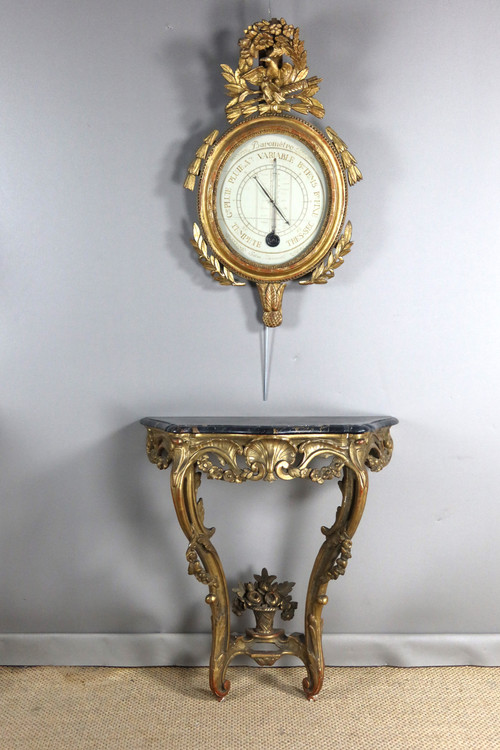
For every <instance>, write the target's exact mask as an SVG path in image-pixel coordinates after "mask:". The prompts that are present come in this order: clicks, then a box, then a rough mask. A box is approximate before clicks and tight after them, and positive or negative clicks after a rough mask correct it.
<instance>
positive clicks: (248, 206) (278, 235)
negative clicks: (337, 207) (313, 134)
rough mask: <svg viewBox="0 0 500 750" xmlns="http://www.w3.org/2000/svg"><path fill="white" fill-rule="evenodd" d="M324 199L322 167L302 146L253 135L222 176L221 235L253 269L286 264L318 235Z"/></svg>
mask: <svg viewBox="0 0 500 750" xmlns="http://www.w3.org/2000/svg"><path fill="white" fill-rule="evenodd" d="M328 193H329V191H328V185H327V181H326V177H325V174H324V172H323V168H322V165H321V163H320V162H319V160H318V159H317V157H316V156H315V154H314V153H313V152H312V151H311V150H310V149H309V148H308V147H307V146H306V144H305V143H303V142H302V141H300V140H297V139H296V138H292V137H291V136H290V135H281V136H278V137H277V136H276V135H275V134H274V133H269V134H265V135H256V136H255V137H253V138H249V139H248V140H246V141H244V142H243V143H242V144H241V145H239V146H237V147H236V148H235V149H234V150H233V151H232V152H231V153H230V155H229V156H228V158H227V159H226V160H225V162H224V164H223V166H222V168H221V170H220V174H219V178H218V182H217V219H218V225H219V229H220V232H221V234H222V236H223V237H224V239H225V240H226V242H227V244H228V245H229V246H231V247H232V248H233V249H234V251H235V252H237V253H238V254H239V255H240V256H241V257H242V258H244V259H245V260H248V261H249V262H251V263H258V264H260V265H263V266H280V265H284V264H287V263H289V262H290V261H292V260H294V259H295V258H297V257H298V256H300V255H302V253H303V252H304V250H306V249H307V248H308V247H309V246H310V245H311V244H313V243H314V242H315V241H316V240H317V238H318V236H319V235H320V233H321V229H322V227H323V224H324V221H325V214H326V210H327V205H328V202H327V199H328V197H329V195H328Z"/></svg>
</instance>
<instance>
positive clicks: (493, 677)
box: [0, 667, 500, 750]
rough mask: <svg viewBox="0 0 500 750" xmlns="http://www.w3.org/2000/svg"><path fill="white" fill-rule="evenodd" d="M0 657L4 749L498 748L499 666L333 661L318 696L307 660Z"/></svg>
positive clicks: (0, 729) (0, 722) (0, 727)
mask: <svg viewBox="0 0 500 750" xmlns="http://www.w3.org/2000/svg"><path fill="white" fill-rule="evenodd" d="M207 676H208V672H207V669H202V668H196V669H188V668H177V667H164V668H161V667H158V668H157V667H155V668H140V669H137V668H136V669H115V668H109V667H108V668H106V667H99V668H93V667H26V668H23V667H2V668H0V748H1V750H101V748H102V749H103V750H104V749H106V750H143V748H144V749H146V748H166V749H167V750H170V749H172V750H191V749H192V750H205V748H215V749H216V750H217V749H218V748H224V749H227V750H233V748H234V749H235V750H238V749H239V748H245V750H247V748H248V749H252V750H253V748H259V749H260V748H264V750H275V748H276V749H277V748H279V749H280V750H284V749H285V748H289V749H290V750H323V748H324V749H325V750H326V749H327V748H328V750H337V748H338V749H339V750H364V748H367V749H368V748H369V750H393V749H394V750H396V748H397V750H441V749H442V748H443V749H444V748H446V750H448V749H449V750H462V748H467V749H468V750H469V749H470V750H496V749H497V748H500V668H490V667H433V668H415V669H401V668H393V667H371V668H358V667H347V668H346V667H342V668H339V667H330V668H328V669H327V670H326V677H325V684H324V687H323V690H322V692H321V694H320V696H319V698H318V700H317V701H316V702H308V701H307V700H306V699H305V697H304V695H303V693H302V692H301V681H302V677H303V676H304V669H303V668H301V667H298V668H295V667H294V668H276V667H275V668H269V669H263V668H260V669H256V668H253V667H232V668H230V669H229V677H230V679H231V682H232V686H231V691H230V693H229V696H228V697H227V698H226V700H225V701H223V702H222V703H218V702H217V701H216V700H215V698H213V696H212V695H211V693H209V691H208V684H207Z"/></svg>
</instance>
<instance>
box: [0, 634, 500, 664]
mask: <svg viewBox="0 0 500 750" xmlns="http://www.w3.org/2000/svg"><path fill="white" fill-rule="evenodd" d="M210 640H211V639H210V635H208V634H206V633H200V634H196V633H189V634H182V633H147V634H130V635H115V634H102V633H90V634H84V635H82V634H73V633H53V634H52V633H51V634H48V633H25V634H18V633H15V634H9V633H7V634H0V664H1V665H5V666H14V665H23V666H39V665H40V666H41V665H45V666H47V665H53V666H77V665H80V666H84V665H85V666H109V667H152V666H160V665H165V666H167V665H168V666H173V665H178V666H206V665H207V664H208V658H209V654H210ZM323 650H324V654H325V663H326V665H327V666H353V667H361V666H382V665H389V666H395V667H423V666H453V665H465V664H468V665H476V666H490V667H496V666H500V635H497V634H453V635H452V634H442V635H434V634H430V635H425V634H424V635H420V634H419V635H415V634H409V635H408V634H406V635H404V634H384V635H379V634H372V633H369V634H363V635H358V634H356V635H349V634H342V635H332V634H328V633H327V634H325V635H324V636H323ZM285 658H286V659H287V661H285ZM285 658H284V659H282V660H281V661H280V662H279V663H280V664H281V665H283V666H291V665H297V664H299V663H300V662H298V661H297V660H296V659H293V658H291V657H285ZM235 663H239V664H249V665H250V664H252V663H253V662H252V660H250V659H242V658H239V660H238V661H236V660H235Z"/></svg>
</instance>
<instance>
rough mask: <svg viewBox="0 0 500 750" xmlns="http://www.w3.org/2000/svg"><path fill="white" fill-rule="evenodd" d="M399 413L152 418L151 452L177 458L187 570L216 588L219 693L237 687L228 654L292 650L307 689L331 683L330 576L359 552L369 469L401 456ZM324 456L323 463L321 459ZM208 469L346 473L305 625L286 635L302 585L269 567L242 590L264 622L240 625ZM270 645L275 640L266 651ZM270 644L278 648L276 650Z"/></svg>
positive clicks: (239, 599) (269, 655) (213, 671)
mask: <svg viewBox="0 0 500 750" xmlns="http://www.w3.org/2000/svg"><path fill="white" fill-rule="evenodd" d="M397 421H398V420H397V419H394V418H393V417H353V418H350V417H310V418H304V417H289V418H285V417H281V418H274V419H269V418H267V419H266V418H261V419H259V418H256V419H251V418H231V417H225V418H217V417H203V418H198V419H195V418H193V417H187V418H184V417H182V418H176V417H172V418H153V417H146V418H144V419H142V420H141V423H142V424H143V425H145V426H146V427H147V428H148V436H147V453H148V457H149V459H150V461H151V462H152V463H154V464H156V466H157V467H158V468H159V469H166V468H167V467H168V466H170V465H171V466H172V469H171V475H170V487H171V491H172V497H173V501H174V506H175V510H176V513H177V518H178V520H179V524H180V526H181V528H182V530H183V532H184V534H185V535H186V537H187V538H188V540H189V546H188V549H187V552H186V557H187V561H188V573H190V574H191V575H194V576H195V577H196V578H197V580H198V581H200V582H201V583H203V584H205V585H206V586H208V594H207V596H206V599H205V601H206V602H207V604H209V605H210V608H211V610H212V651H211V656H210V670H209V674H210V688H211V690H212V691H213V693H215V695H216V696H217V698H218V699H219V700H222V699H223V698H224V697H225V696H226V695H227V693H228V691H229V687H230V683H229V680H227V679H226V670H227V666H228V664H229V662H230V661H231V659H233V658H234V657H235V656H237V655H239V654H246V655H247V656H250V657H251V658H252V659H254V660H255V661H256V663H257V664H260V665H265V666H270V665H272V664H274V662H275V661H277V659H279V658H280V657H281V656H283V655H284V654H292V655H294V656H297V657H298V658H299V659H301V660H302V662H303V663H304V665H305V667H306V670H307V677H305V678H304V680H303V687H304V691H305V694H306V696H307V697H308V698H309V699H313V698H315V696H317V694H318V693H319V691H320V690H321V686H322V684H323V674H324V661H323V648H322V642H321V637H322V626H323V620H322V617H321V613H322V609H323V607H324V606H325V604H326V603H327V601H328V597H327V595H326V590H327V587H328V583H329V581H330V580H331V579H332V578H333V579H337V578H338V577H339V576H340V575H343V574H344V572H345V569H346V566H347V561H348V560H349V558H350V557H351V546H352V537H353V535H354V532H355V531H356V529H357V527H358V524H359V522H360V520H361V516H362V514H363V509H364V506H365V501H366V495H367V492H368V469H370V470H371V471H380V470H381V469H383V468H384V466H386V465H387V464H388V463H389V461H390V458H391V454H392V439H391V436H390V434H389V429H390V427H391V426H392V425H394V424H397ZM318 464H319V465H318ZM202 475H205V476H207V477H208V478H209V479H221V480H223V481H226V482H233V483H235V484H240V483H241V482H246V481H257V480H259V479H264V480H265V481H267V482H272V481H274V480H275V479H310V480H312V481H313V482H318V483H320V484H323V483H324V482H326V481H328V480H330V479H334V478H335V477H336V478H338V479H339V486H340V489H341V492H342V502H341V505H340V507H339V508H337V515H336V518H335V521H334V523H333V524H332V526H331V527H327V526H323V527H322V529H321V531H322V533H323V534H324V536H325V541H324V542H323V544H322V545H321V547H320V550H319V552H318V554H317V557H316V560H315V562H314V565H313V569H312V572H311V576H310V579H309V586H308V591H307V597H306V606H305V627H304V631H305V632H304V633H291V634H290V635H286V634H285V632H284V630H280V629H275V628H274V616H275V614H276V612H277V610H280V611H281V617H282V618H283V619H284V620H289V619H291V618H292V617H293V614H294V610H295V607H296V606H297V605H296V602H293V601H292V597H291V594H290V592H291V590H292V587H293V584H292V583H290V582H288V581H284V582H282V583H277V582H276V577H275V576H271V575H269V574H268V572H267V570H266V569H265V568H263V569H262V573H261V574H260V575H255V576H254V578H255V580H254V581H251V582H248V583H244V584H241V583H240V584H239V586H238V588H237V589H235V590H234V591H235V594H236V596H235V598H234V601H233V607H232V609H233V612H234V613H235V614H236V615H239V614H241V613H242V612H243V611H244V610H245V609H251V610H252V611H253V612H254V614H255V618H256V626H255V628H249V629H248V630H247V631H246V633H245V635H239V634H234V633H231V623H230V608H231V607H230V601H229V592H228V587H227V583H226V577H225V575H224V569H223V567H222V564H221V561H220V559H219V556H218V554H217V552H216V550H215V547H214V546H213V544H212V541H211V538H212V536H213V534H214V531H215V529H214V528H207V527H206V526H205V522H204V509H203V503H202V500H201V499H198V497H197V490H198V487H199V485H200V482H201V477H202ZM263 644H266V647H267V650H265V647H264V645H263ZM259 645H260V646H261V648H260V649H259ZM269 649H271V651H270V650H269Z"/></svg>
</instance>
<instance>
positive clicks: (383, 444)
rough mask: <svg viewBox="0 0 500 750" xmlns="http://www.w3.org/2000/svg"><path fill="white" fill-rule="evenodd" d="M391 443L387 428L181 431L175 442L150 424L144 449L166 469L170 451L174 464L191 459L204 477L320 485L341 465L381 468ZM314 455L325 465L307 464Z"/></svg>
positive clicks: (232, 480) (337, 470)
mask: <svg viewBox="0 0 500 750" xmlns="http://www.w3.org/2000/svg"><path fill="white" fill-rule="evenodd" d="M392 445H393V443H392V438H391V436H390V433H389V428H383V429H381V430H378V431H377V432H367V433H364V434H363V435H361V436H360V437H359V438H358V437H357V436H355V435H351V436H349V435H335V436H329V437H328V438H325V437H322V436H314V437H311V438H309V439H304V437H300V438H296V437H293V436H286V437H281V436H267V435H259V436H258V437H256V436H246V435H231V436H227V437H218V438H216V439H214V438H207V436H203V435H182V436H177V437H176V439H175V441H173V440H172V439H170V438H168V437H167V436H166V433H165V432H163V431H162V430H155V429H153V428H149V430H148V441H147V452H148V456H149V459H150V461H151V462H152V463H154V464H156V465H157V466H158V468H159V469H166V468H167V467H168V466H169V464H170V461H171V460H172V458H173V454H174V450H175V452H176V456H177V457H176V464H177V466H178V467H179V466H185V465H186V464H187V463H192V464H194V465H195V466H196V468H197V470H198V471H200V472H201V473H202V474H205V475H206V476H207V477H208V478H209V479H218V480H222V481H224V482H234V483H236V484H241V482H246V481H258V480H260V479H264V480H265V481H266V482H273V481H275V480H276V479H310V480H311V481H312V482H316V483H318V484H323V482H325V481H328V480H330V479H334V478H335V477H340V476H341V473H342V469H343V467H344V466H345V465H352V466H355V467H358V468H359V469H362V468H363V467H364V466H367V467H368V468H369V469H370V470H371V471H380V470H381V469H383V468H384V466H386V465H387V464H388V463H389V460H390V457H391V454H392ZM316 459H327V460H328V464H326V465H325V466H319V467H318V466H311V464H312V463H313V461H315V460H316Z"/></svg>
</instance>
